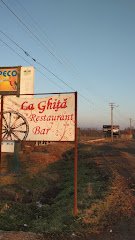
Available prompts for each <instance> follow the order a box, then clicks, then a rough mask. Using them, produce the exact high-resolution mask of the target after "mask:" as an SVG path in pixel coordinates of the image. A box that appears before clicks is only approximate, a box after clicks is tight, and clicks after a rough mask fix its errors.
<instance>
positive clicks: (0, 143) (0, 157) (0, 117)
mask: <svg viewBox="0 0 135 240" xmlns="http://www.w3.org/2000/svg"><path fill="white" fill-rule="evenodd" d="M2 117H3V95H1V114H0V173H1V167H2V165H1V163H2V152H1V148H2Z"/></svg>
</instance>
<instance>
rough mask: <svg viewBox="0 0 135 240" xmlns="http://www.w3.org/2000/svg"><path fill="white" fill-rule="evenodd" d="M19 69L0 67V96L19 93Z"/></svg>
mask: <svg viewBox="0 0 135 240" xmlns="http://www.w3.org/2000/svg"><path fill="white" fill-rule="evenodd" d="M20 69H21V67H0V94H1V95H3V94H17V93H19V84H20Z"/></svg>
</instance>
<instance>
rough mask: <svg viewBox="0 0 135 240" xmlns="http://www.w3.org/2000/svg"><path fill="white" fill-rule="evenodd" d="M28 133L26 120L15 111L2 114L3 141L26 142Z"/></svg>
mask: <svg viewBox="0 0 135 240" xmlns="http://www.w3.org/2000/svg"><path fill="white" fill-rule="evenodd" d="M28 133H29V125H28V122H27V120H26V118H25V117H24V116H23V115H22V114H20V113H18V112H16V111H6V112H3V116H2V139H3V140H10V141H11V140H16V141H22V140H26V138H27V136H28Z"/></svg>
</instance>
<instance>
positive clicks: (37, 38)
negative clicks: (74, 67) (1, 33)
mask: <svg viewBox="0 0 135 240" xmlns="http://www.w3.org/2000/svg"><path fill="white" fill-rule="evenodd" d="M1 2H2V3H3V4H4V5H5V7H6V8H7V9H8V10H9V11H10V12H11V13H12V14H13V15H14V16H15V17H16V18H17V20H18V21H19V22H20V23H21V24H22V25H23V26H24V27H25V28H26V29H27V30H28V32H30V33H31V34H32V35H33V36H34V37H35V38H36V40H38V41H39V42H40V44H41V45H42V46H44V47H45V48H46V49H47V50H48V52H49V53H50V54H51V55H52V56H53V57H55V58H56V59H57V61H58V62H59V63H61V64H62V61H61V60H60V59H59V58H57V56H56V55H55V54H54V53H53V52H52V51H51V50H50V49H49V48H48V47H47V46H46V45H45V44H44V43H43V42H42V41H41V40H40V38H39V37H38V36H37V35H36V34H34V33H33V32H32V31H31V30H30V29H29V27H28V26H27V25H26V24H25V23H24V22H23V21H22V20H21V19H20V18H19V17H18V16H17V14H15V13H14V11H13V10H12V9H11V8H10V7H9V6H8V5H7V4H6V3H5V2H4V1H3V0H1Z"/></svg>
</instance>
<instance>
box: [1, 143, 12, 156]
mask: <svg viewBox="0 0 135 240" xmlns="http://www.w3.org/2000/svg"><path fill="white" fill-rule="evenodd" d="M14 147H15V144H14V141H3V142H2V144H1V151H2V152H9V153H14Z"/></svg>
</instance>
